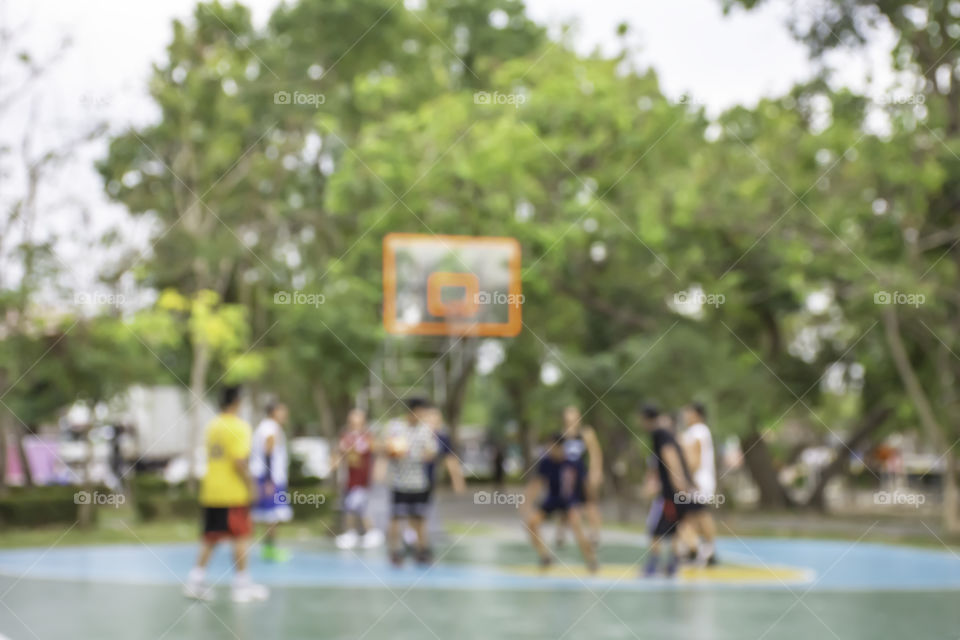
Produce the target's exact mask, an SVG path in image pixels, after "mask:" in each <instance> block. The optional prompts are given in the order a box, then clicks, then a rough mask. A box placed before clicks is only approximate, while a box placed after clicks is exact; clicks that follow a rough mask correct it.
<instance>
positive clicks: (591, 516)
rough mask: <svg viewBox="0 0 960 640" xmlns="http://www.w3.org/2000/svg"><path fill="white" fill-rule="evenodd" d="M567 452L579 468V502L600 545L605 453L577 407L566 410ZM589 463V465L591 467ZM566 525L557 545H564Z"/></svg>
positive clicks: (564, 414)
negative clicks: (600, 499) (600, 500)
mask: <svg viewBox="0 0 960 640" xmlns="http://www.w3.org/2000/svg"><path fill="white" fill-rule="evenodd" d="M563 436H564V452H565V453H566V456H567V459H568V460H570V461H571V462H572V463H573V464H574V465H575V466H576V468H577V472H578V475H577V490H576V491H577V500H578V503H579V504H581V508H582V510H583V514H584V516H585V518H586V521H587V525H588V531H589V534H588V535H589V538H590V540H591V541H592V542H593V543H594V544H597V543H598V542H599V540H600V527H601V524H602V523H601V515H600V507H599V505H598V504H597V502H598V500H599V495H600V487H601V485H602V484H603V452H602V450H601V449H600V440H599V439H598V438H597V433H596V431H595V430H594V429H593V427H591V426H588V425H584V424H583V416H582V415H581V414H580V410H579V409H578V408H577V407H574V406H569V407H567V408H565V409H564V410H563ZM588 462H589V464H588ZM563 532H564V527H563V524H560V525H558V526H557V544H558V545H562V544H563V541H564V540H563V537H564V533H563Z"/></svg>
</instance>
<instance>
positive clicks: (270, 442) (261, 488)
mask: <svg viewBox="0 0 960 640" xmlns="http://www.w3.org/2000/svg"><path fill="white" fill-rule="evenodd" d="M289 415H290V412H289V411H288V410H287V406H286V405H285V404H283V403H281V402H275V401H274V402H270V403H269V404H268V405H267V415H266V417H265V418H264V419H263V420H262V421H261V422H260V424H259V425H257V428H256V430H255V431H254V432H253V445H252V454H251V456H250V473H252V474H253V477H254V479H255V480H256V483H257V499H256V502H255V503H254V506H253V521H254V522H260V523H263V524H265V525H266V526H267V531H266V533H265V534H264V538H263V549H262V556H263V559H264V560H266V561H267V562H285V561H286V560H288V559H289V557H290V555H289V553H288V552H287V551H285V550H283V549H278V548H277V527H278V526H279V525H280V523H281V522H290V521H291V520H292V519H293V508H292V507H291V506H290V503H289V496H288V495H287V474H288V469H289V466H290V463H289V458H288V456H287V436H286V434H285V433H284V430H283V427H284V425H285V424H286V422H287V419H288V417H289Z"/></svg>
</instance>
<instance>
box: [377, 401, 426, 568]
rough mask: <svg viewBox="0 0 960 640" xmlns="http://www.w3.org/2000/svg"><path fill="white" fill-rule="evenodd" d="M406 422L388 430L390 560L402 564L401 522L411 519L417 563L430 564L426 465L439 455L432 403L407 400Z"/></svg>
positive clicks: (386, 447)
mask: <svg viewBox="0 0 960 640" xmlns="http://www.w3.org/2000/svg"><path fill="white" fill-rule="evenodd" d="M404 404H406V407H407V419H406V421H405V422H399V421H398V422H395V423H393V424H391V425H390V426H389V427H388V429H387V434H386V442H385V443H384V449H385V450H386V453H387V455H388V456H389V457H390V471H391V487H392V489H393V506H392V509H391V513H390V529H389V532H388V544H389V548H390V561H391V562H392V563H393V564H394V565H395V566H400V565H401V564H402V563H403V552H402V547H401V541H400V532H401V531H402V529H401V524H402V522H401V521H402V520H408V521H409V522H410V524H411V525H412V526H413V529H414V531H416V533H417V545H416V552H417V562H420V563H421V564H427V563H429V562H430V559H431V552H430V545H429V543H428V542H427V531H426V526H425V520H424V516H426V513H427V506H428V505H429V500H430V477H429V475H428V474H427V466H426V463H428V462H430V461H432V460H433V459H434V457H436V455H437V449H438V445H437V438H436V436H435V435H434V433H433V430H432V429H431V428H430V426H429V425H428V424H427V423H426V421H425V414H426V412H427V411H428V410H429V409H430V403H429V401H427V400H426V399H424V398H409V399H408V400H406V401H405V403H404Z"/></svg>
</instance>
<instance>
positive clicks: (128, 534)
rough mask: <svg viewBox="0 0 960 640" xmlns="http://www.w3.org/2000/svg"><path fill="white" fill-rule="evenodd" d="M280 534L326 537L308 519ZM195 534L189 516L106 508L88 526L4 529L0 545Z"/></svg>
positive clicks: (189, 537)
mask: <svg viewBox="0 0 960 640" xmlns="http://www.w3.org/2000/svg"><path fill="white" fill-rule="evenodd" d="M258 530H259V529H258ZM255 535H256V534H255ZM281 535H283V536H285V537H287V538H289V539H296V540H304V539H311V538H321V537H326V536H327V535H329V531H328V530H327V528H326V527H324V525H323V524H322V523H321V521H320V520H308V521H304V522H302V523H293V524H291V525H288V526H287V527H285V529H284V531H282V533H281ZM199 537H200V522H199V521H197V520H195V519H192V518H166V519H163V520H152V521H149V522H142V521H140V520H138V518H137V517H136V515H135V514H134V513H133V510H132V509H125V508H121V509H112V508H109V507H106V508H102V509H101V510H100V513H99V514H98V521H97V524H96V525H94V526H92V527H90V528H88V529H81V528H80V526H79V525H76V524H74V525H49V526H44V527H32V528H8V529H6V530H4V531H3V532H2V533H0V548H3V549H11V548H16V547H52V546H57V547H62V546H76V545H99V544H162V543H173V542H196V541H197V540H198V539H199Z"/></svg>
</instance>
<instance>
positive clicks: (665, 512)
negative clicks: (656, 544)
mask: <svg viewBox="0 0 960 640" xmlns="http://www.w3.org/2000/svg"><path fill="white" fill-rule="evenodd" d="M682 518H683V515H682V512H681V510H680V509H678V508H677V505H676V504H675V503H674V502H673V500H669V499H667V498H658V499H657V500H654V502H653V505H652V506H651V508H650V515H649V516H648V517H647V524H648V525H649V528H650V535H651V536H653V537H654V538H662V537H664V536H672V535H674V534H675V533H676V532H677V526H678V525H679V524H680V520H681V519H682Z"/></svg>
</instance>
